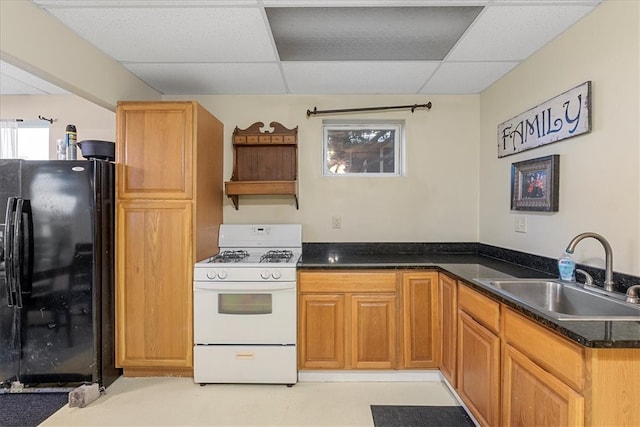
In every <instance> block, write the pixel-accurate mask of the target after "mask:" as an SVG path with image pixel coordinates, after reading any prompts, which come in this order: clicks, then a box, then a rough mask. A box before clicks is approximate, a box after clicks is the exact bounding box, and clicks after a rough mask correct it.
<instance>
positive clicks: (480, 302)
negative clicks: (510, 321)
mask: <svg viewBox="0 0 640 427" xmlns="http://www.w3.org/2000/svg"><path fill="white" fill-rule="evenodd" d="M458 307H459V308H460V309H461V310H463V311H465V312H466V313H467V314H469V315H470V316H471V317H473V318H474V319H475V320H476V321H477V322H479V323H481V324H482V325H484V326H485V327H486V328H488V329H489V330H490V331H492V332H494V333H498V331H499V330H500V304H499V303H498V302H497V301H494V300H492V299H491V298H487V297H485V296H484V295H482V294H480V293H478V292H476V291H474V290H472V289H471V288H469V287H468V286H466V285H464V286H460V288H459V290H458Z"/></svg>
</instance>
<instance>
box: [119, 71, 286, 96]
mask: <svg viewBox="0 0 640 427" xmlns="http://www.w3.org/2000/svg"><path fill="white" fill-rule="evenodd" d="M124 65H125V67H126V68H127V69H128V70H129V71H131V72H132V73H133V74H135V75H137V76H138V77H139V78H140V79H142V80H144V81H145V82H147V83H148V84H149V85H150V86H151V87H153V88H154V89H156V90H158V91H159V92H161V93H163V94H165V95H217V94H282V93H286V91H285V85H284V82H283V80H282V75H281V74H280V70H279V68H278V66H277V65H276V64H233V63H230V64H124Z"/></svg>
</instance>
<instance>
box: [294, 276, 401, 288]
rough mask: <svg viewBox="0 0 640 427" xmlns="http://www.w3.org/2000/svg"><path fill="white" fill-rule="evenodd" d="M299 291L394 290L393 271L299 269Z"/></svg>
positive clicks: (394, 278) (394, 279) (394, 277)
mask: <svg viewBox="0 0 640 427" xmlns="http://www.w3.org/2000/svg"><path fill="white" fill-rule="evenodd" d="M298 274H299V276H298V278H299V280H298V288H299V289H300V292H341V293H343V292H391V293H395V291H396V278H397V274H396V273H395V272H371V271H368V272H367V271H365V272H362V271H359V272H354V271H345V272H334V271H331V272H328V271H301V272H300V273H298Z"/></svg>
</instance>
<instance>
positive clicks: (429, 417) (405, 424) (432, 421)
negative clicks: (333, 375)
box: [371, 405, 475, 427]
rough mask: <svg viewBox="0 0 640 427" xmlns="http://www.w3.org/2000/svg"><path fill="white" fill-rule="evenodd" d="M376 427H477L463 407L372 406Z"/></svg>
mask: <svg viewBox="0 0 640 427" xmlns="http://www.w3.org/2000/svg"><path fill="white" fill-rule="evenodd" d="M371 415H373V424H374V425H375V427H475V424H474V423H473V421H471V418H470V417H469V415H467V413H466V412H465V410H464V409H463V408H462V407H461V406H388V405H371Z"/></svg>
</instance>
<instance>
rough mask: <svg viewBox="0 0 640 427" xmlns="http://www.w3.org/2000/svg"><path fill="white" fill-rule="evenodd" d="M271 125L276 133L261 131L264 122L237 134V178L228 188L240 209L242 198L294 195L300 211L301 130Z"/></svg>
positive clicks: (235, 130) (232, 180)
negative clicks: (299, 146)
mask: <svg viewBox="0 0 640 427" xmlns="http://www.w3.org/2000/svg"><path fill="white" fill-rule="evenodd" d="M269 126H270V127H271V128H273V132H269V131H268V130H265V131H263V132H261V131H260V129H261V128H264V123H262V122H256V123H254V124H252V125H251V126H249V127H248V128H247V129H239V128H238V127H237V126H236V128H235V129H234V131H233V175H232V176H231V180H230V181H226V182H225V184H224V186H225V194H226V195H227V197H229V198H230V199H231V201H232V202H233V206H234V207H235V208H236V210H237V209H238V204H239V196H241V195H291V196H293V198H294V200H295V205H296V209H298V208H299V206H298V183H297V177H298V128H297V127H295V128H294V129H287V128H285V127H284V126H282V125H281V124H280V123H278V122H271V123H270V124H269Z"/></svg>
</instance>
